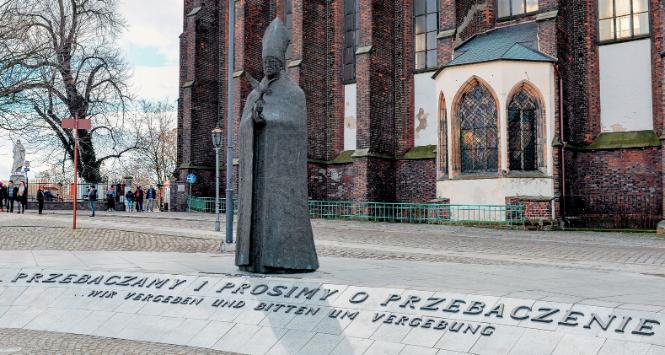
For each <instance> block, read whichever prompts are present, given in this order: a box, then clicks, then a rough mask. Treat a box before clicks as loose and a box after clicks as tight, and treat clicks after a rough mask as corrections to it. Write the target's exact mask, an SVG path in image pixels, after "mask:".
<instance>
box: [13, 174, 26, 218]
mask: <svg viewBox="0 0 665 355" xmlns="http://www.w3.org/2000/svg"><path fill="white" fill-rule="evenodd" d="M15 191H16V195H15V196H16V202H18V213H21V214H23V213H25V209H26V207H28V187H27V186H25V182H23V181H21V182H20V183H19V185H18V187H17V188H16V190H15Z"/></svg>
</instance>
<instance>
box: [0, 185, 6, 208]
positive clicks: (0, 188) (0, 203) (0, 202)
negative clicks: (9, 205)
mask: <svg viewBox="0 0 665 355" xmlns="http://www.w3.org/2000/svg"><path fill="white" fill-rule="evenodd" d="M6 199H7V187H6V186H5V185H4V184H3V183H2V182H0V212H4V211H5V201H6Z"/></svg>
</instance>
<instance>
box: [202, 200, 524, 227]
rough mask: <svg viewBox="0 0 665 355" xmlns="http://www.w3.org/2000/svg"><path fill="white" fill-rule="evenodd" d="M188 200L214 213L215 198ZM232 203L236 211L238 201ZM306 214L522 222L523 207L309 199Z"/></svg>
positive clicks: (370, 218)
mask: <svg viewBox="0 0 665 355" xmlns="http://www.w3.org/2000/svg"><path fill="white" fill-rule="evenodd" d="M189 203H190V210H191V211H197V212H207V213H213V212H215V199H214V198H209V197H192V198H190V201H189ZM234 206H235V208H236V211H237V207H238V203H237V200H234ZM225 208H226V199H223V198H222V199H220V210H221V211H222V212H225ZM309 216H310V217H311V218H319V219H344V220H358V221H375V222H391V223H427V224H471V225H481V224H495V225H521V224H524V206H523V205H455V204H439V203H390V202H355V201H317V200H309Z"/></svg>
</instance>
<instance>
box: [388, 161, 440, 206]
mask: <svg viewBox="0 0 665 355" xmlns="http://www.w3.org/2000/svg"><path fill="white" fill-rule="evenodd" d="M396 167H397V173H396V175H397V176H396V180H397V183H396V185H397V186H396V188H397V201H399V202H421V203H422V202H429V201H431V200H433V199H435V198H436V159H421V160H398V161H397V163H396Z"/></svg>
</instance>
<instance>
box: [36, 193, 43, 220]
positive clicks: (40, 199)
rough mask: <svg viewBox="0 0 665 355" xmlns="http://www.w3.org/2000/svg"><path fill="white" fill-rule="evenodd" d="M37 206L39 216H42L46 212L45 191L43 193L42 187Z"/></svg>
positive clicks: (38, 194)
mask: <svg viewBox="0 0 665 355" xmlns="http://www.w3.org/2000/svg"><path fill="white" fill-rule="evenodd" d="M37 206H38V209H39V214H42V211H43V210H44V191H42V188H41V187H40V188H39V189H38V190H37Z"/></svg>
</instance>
